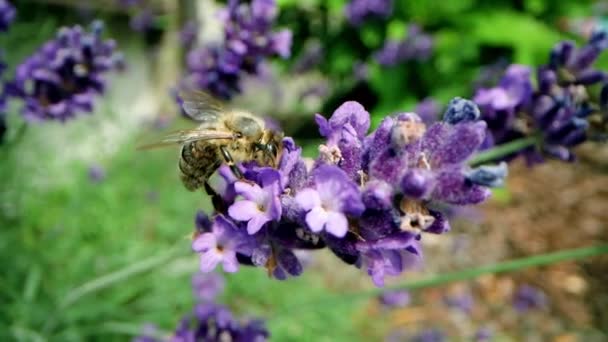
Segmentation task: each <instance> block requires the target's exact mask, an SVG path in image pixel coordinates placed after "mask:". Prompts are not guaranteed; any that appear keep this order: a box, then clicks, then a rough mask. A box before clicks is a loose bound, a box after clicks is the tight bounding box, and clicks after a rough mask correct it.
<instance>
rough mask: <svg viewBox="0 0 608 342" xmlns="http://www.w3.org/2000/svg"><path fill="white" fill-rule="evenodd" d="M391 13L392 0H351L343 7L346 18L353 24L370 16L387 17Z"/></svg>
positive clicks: (360, 22)
mask: <svg viewBox="0 0 608 342" xmlns="http://www.w3.org/2000/svg"><path fill="white" fill-rule="evenodd" d="M392 13H393V1H392V0H351V1H350V3H348V4H347V5H346V7H345V8H344V14H345V15H346V18H347V19H348V21H349V22H350V23H351V24H352V25H355V26H359V25H361V24H362V23H363V22H364V21H366V20H368V19H370V18H388V17H389V16H390V15H391V14H392Z"/></svg>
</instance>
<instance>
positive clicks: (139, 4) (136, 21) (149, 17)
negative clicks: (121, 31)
mask: <svg viewBox="0 0 608 342" xmlns="http://www.w3.org/2000/svg"><path fill="white" fill-rule="evenodd" d="M116 3H117V5H118V6H119V7H120V8H122V9H124V10H126V11H129V12H130V13H132V15H131V18H130V20H129V26H130V27H131V29H132V30H133V31H136V32H146V31H148V30H150V29H152V28H153V26H154V16H155V15H154V12H153V11H152V9H151V8H150V4H149V3H147V1H146V0H116Z"/></svg>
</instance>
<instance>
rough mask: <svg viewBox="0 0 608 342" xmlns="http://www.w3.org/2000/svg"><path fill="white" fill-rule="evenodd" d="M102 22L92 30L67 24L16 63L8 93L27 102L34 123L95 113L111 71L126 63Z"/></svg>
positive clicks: (27, 112) (26, 113)
mask: <svg viewBox="0 0 608 342" xmlns="http://www.w3.org/2000/svg"><path fill="white" fill-rule="evenodd" d="M102 31H103V24H102V23H101V22H99V21H96V22H94V23H93V25H92V30H91V32H86V31H84V30H83V29H82V27H80V26H74V27H64V28H62V29H60V30H59V32H58V34H57V36H56V38H54V39H52V40H51V41H49V42H47V43H45V44H44V45H43V46H42V47H41V48H40V49H39V50H38V51H37V52H36V53H34V54H33V55H32V56H30V57H28V58H27V59H25V61H23V62H22V63H21V64H20V65H18V66H17V68H16V72H15V76H14V79H12V80H11V81H9V83H8V84H7V94H8V95H9V96H11V97H14V98H18V99H21V100H23V102H24V108H23V110H22V113H23V116H24V117H25V119H26V120H29V121H42V120H59V121H66V120H68V119H71V118H74V117H75V116H76V115H77V114H78V113H80V112H91V111H92V110H93V104H94V100H95V97H96V96H98V95H100V94H102V93H103V92H104V88H105V84H106V75H107V73H108V72H110V71H112V70H120V69H122V67H123V66H124V64H123V59H122V55H120V54H119V53H117V52H116V43H115V41H114V40H103V39H102V36H101V34H102Z"/></svg>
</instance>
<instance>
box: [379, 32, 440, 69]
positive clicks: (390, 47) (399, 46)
mask: <svg viewBox="0 0 608 342" xmlns="http://www.w3.org/2000/svg"><path fill="white" fill-rule="evenodd" d="M432 52H433V37H431V36H430V35H429V34H426V33H424V32H423V31H422V29H421V28H420V27H419V26H418V25H415V24H412V25H410V26H409V27H408V30H407V37H406V38H405V39H403V40H401V41H394V40H387V41H386V42H385V43H384V46H383V47H382V49H380V50H379V51H377V52H376V53H375V55H374V58H375V59H376V61H377V62H378V63H379V64H380V65H383V66H392V65H397V64H399V63H404V62H408V61H412V60H417V61H424V60H426V59H428V58H429V57H430V56H431V53H432Z"/></svg>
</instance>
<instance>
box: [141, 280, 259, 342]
mask: <svg viewBox="0 0 608 342" xmlns="http://www.w3.org/2000/svg"><path fill="white" fill-rule="evenodd" d="M223 284H224V281H223V278H222V277H221V276H220V275H218V274H217V273H211V274H201V273H198V274H196V275H195V276H194V278H193V283H192V287H193V292H194V296H195V298H196V299H197V304H196V306H195V307H194V309H193V310H192V311H191V312H190V313H188V314H186V315H185V316H184V317H183V318H182V319H181V320H180V321H179V323H178V324H177V328H176V329H175V332H174V333H173V335H172V336H171V337H169V338H161V337H158V334H157V332H156V328H155V327H154V326H153V325H146V326H145V327H144V331H143V332H142V334H141V335H140V336H137V337H136V338H135V339H133V341H135V342H163V341H171V342H192V341H242V342H262V341H266V340H267V339H268V337H269V332H268V330H267V329H266V327H265V324H264V321H262V320H260V319H250V320H237V319H235V318H234V317H233V314H232V312H230V310H229V309H228V308H227V307H225V306H223V305H220V304H217V303H216V302H215V299H216V298H217V296H218V295H219V294H220V292H222V290H223V288H224V286H223Z"/></svg>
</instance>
